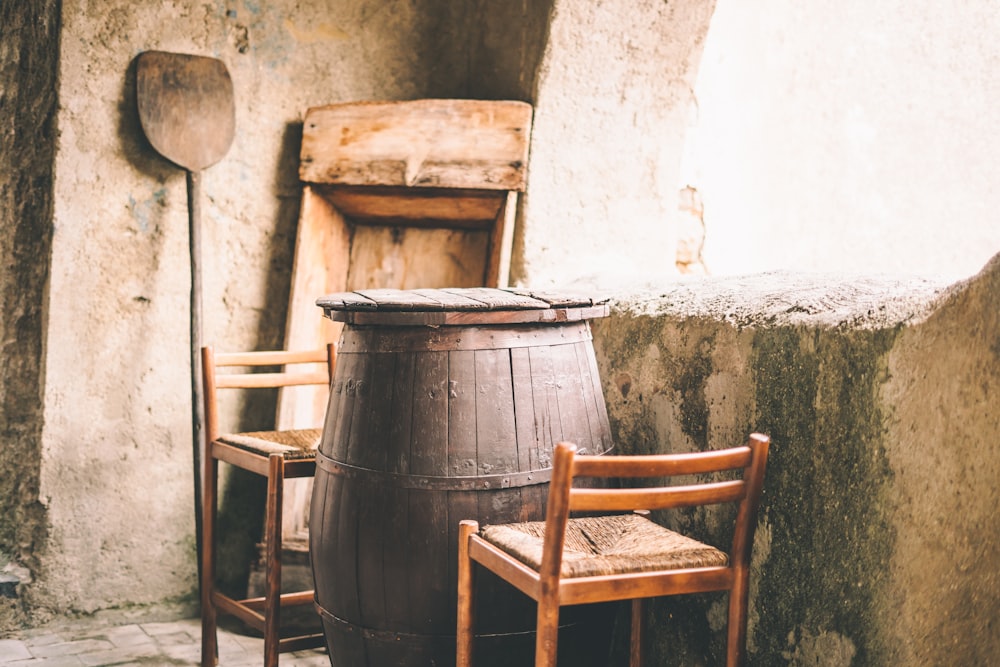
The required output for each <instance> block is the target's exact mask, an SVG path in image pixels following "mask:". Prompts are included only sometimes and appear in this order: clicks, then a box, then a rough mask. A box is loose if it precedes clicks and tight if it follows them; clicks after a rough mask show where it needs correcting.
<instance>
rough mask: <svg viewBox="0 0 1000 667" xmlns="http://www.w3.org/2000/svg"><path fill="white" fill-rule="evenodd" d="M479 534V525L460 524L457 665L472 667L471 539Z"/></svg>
mask: <svg viewBox="0 0 1000 667" xmlns="http://www.w3.org/2000/svg"><path fill="white" fill-rule="evenodd" d="M478 532H479V524H478V523H477V522H475V521H469V520H464V521H461V522H459V524H458V614H457V615H458V626H457V628H456V630H455V639H456V642H455V665H456V667H471V665H472V651H473V644H474V641H475V601H474V600H473V595H474V590H475V587H474V581H473V573H472V559H471V558H469V538H470V537H471V536H472V535H475V534H476V533H478Z"/></svg>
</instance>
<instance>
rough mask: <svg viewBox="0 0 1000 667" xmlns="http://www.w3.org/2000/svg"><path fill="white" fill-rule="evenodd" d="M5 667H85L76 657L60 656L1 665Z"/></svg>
mask: <svg viewBox="0 0 1000 667" xmlns="http://www.w3.org/2000/svg"><path fill="white" fill-rule="evenodd" d="M0 664H2V665H4V666H5V667H84V666H83V663H82V662H80V658H78V657H77V656H75V655H60V656H56V657H54V658H32V659H31V660H17V661H15V662H4V663H0Z"/></svg>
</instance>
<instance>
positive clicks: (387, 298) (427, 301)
mask: <svg viewBox="0 0 1000 667" xmlns="http://www.w3.org/2000/svg"><path fill="white" fill-rule="evenodd" d="M435 291H436V290H425V291H424V292H423V293H420V292H414V291H410V290H399V289H365V290H358V291H357V293H358V294H360V295H361V296H363V297H365V298H366V299H371V300H372V301H374V302H375V303H376V304H377V307H378V309H379V310H420V311H427V310H444V304H442V303H441V302H440V301H439V300H437V299H435V298H432V296H431V295H432V294H434V292H435Z"/></svg>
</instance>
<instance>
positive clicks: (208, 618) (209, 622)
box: [201, 445, 219, 667]
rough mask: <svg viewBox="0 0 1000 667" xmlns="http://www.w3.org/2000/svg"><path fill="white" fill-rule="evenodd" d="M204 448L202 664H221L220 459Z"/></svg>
mask: <svg viewBox="0 0 1000 667" xmlns="http://www.w3.org/2000/svg"><path fill="white" fill-rule="evenodd" d="M211 449H212V447H211V445H209V446H208V447H207V448H206V451H205V454H204V456H205V472H204V480H203V484H204V488H203V489H202V497H201V512H202V514H201V545H202V546H201V667H214V666H215V665H216V664H217V663H218V660H219V658H218V637H217V635H216V622H217V614H216V610H215V604H214V602H213V601H212V592H213V591H214V587H215V516H216V496H217V495H218V488H219V477H218V476H219V461H218V459H216V458H214V457H213V456H212V452H211Z"/></svg>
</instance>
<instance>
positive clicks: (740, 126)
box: [682, 0, 1000, 278]
mask: <svg viewBox="0 0 1000 667" xmlns="http://www.w3.org/2000/svg"><path fill="white" fill-rule="evenodd" d="M998 34H1000V11H998V8H997V5H996V3H995V2H994V1H993V0H969V1H967V2H961V3H940V2H933V1H931V0H918V1H916V2H913V1H909V0H883V1H882V2H869V1H868V0H841V1H840V2H826V3H814V2H809V3H803V2H795V1H794V0H759V1H757V2H745V0H718V2H717V5H716V9H715V14H714V16H713V18H712V24H711V28H710V30H709V33H708V39H707V43H706V46H705V51H704V54H703V57H702V62H701V68H700V71H699V75H698V81H697V85H696V88H695V96H696V106H694V107H693V108H692V123H693V128H692V129H693V131H694V134H693V136H691V137H689V141H688V145H687V147H686V156H685V167H684V172H683V176H682V178H683V180H685V181H686V182H687V183H689V184H691V185H692V186H694V187H696V188H697V189H698V190H699V192H700V193H701V195H702V198H703V201H704V205H705V213H704V218H705V223H706V227H707V230H708V232H707V239H706V246H705V260H706V263H707V265H708V269H709V271H710V272H711V273H713V274H717V275H724V274H740V273H747V272H755V271H763V270H770V269H796V270H814V269H818V270H829V271H847V272H861V273H869V272H894V273H912V274H940V275H944V276H948V277H952V278H959V277H967V276H970V275H972V274H974V273H976V272H977V271H978V270H979V269H981V268H982V266H983V265H984V264H985V263H986V261H987V260H988V259H989V258H990V257H991V256H992V255H993V254H995V253H996V252H997V251H998V250H1000V220H998V216H997V213H996V211H997V210H998V209H1000V187H997V174H998V173H1000V129H998V128H1000V41H998V40H997V38H996V37H997V35H998Z"/></svg>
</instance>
